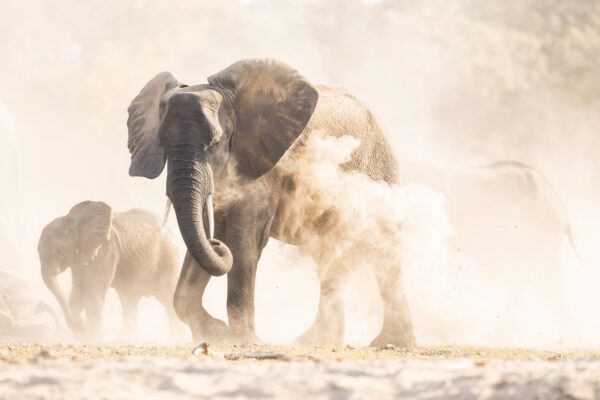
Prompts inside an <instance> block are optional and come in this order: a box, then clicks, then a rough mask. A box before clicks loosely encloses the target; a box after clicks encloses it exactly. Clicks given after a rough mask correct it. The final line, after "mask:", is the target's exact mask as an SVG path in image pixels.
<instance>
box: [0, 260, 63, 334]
mask: <svg viewBox="0 0 600 400" xmlns="http://www.w3.org/2000/svg"><path fill="white" fill-rule="evenodd" d="M57 333H58V320H57V319H56V315H55V314H54V311H53V310H52V308H51V307H50V306H49V305H48V304H46V303H44V302H43V301H41V300H40V299H39V298H38V297H37V296H36V295H35V293H34V291H33V289H31V288H30V287H29V286H28V285H27V283H25V282H24V281H22V280H20V279H18V278H16V277H14V276H12V275H10V274H8V273H6V272H4V271H0V338H2V339H3V340H14V341H23V340H36V341H40V340H41V341H44V340H50V339H51V338H53V337H55V336H56V334H57Z"/></svg>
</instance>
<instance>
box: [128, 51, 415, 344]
mask: <svg viewBox="0 0 600 400" xmlns="http://www.w3.org/2000/svg"><path fill="white" fill-rule="evenodd" d="M127 125H128V128H129V143H128V144H129V150H130V152H131V154H132V160H131V167H130V170H129V173H130V175H132V176H144V177H147V178H156V177H157V176H158V175H159V174H160V173H161V172H162V170H163V168H164V166H165V163H166V162H167V161H168V172H167V196H168V197H169V199H170V200H171V201H172V203H173V206H174V208H175V212H176V215H177V221H178V224H179V228H180V230H181V234H182V236H183V239H184V241H185V244H186V246H187V249H188V252H187V254H186V257H185V260H184V265H183V270H182V272H181V275H180V278H179V282H178V285H177V289H176V292H175V298H174V304H175V309H176V311H177V313H178V315H179V317H180V318H181V319H182V320H183V321H184V322H185V323H187V324H188V325H189V326H190V327H191V329H192V333H193V336H194V339H195V340H198V339H200V338H201V337H203V338H204V339H207V338H208V339H209V340H229V341H237V342H254V341H256V340H257V338H256V335H255V327H254V287H255V276H256V267H257V263H258V260H259V258H260V255H261V251H262V249H263V248H264V246H265V245H266V243H267V240H268V239H269V237H273V238H276V239H278V240H281V241H283V242H287V243H293V244H302V241H303V238H302V234H301V233H302V231H303V228H306V231H307V232H321V234H323V235H327V234H331V232H328V231H327V229H326V228H327V220H328V215H330V214H328V211H329V210H321V213H320V214H319V215H320V216H321V217H322V218H316V219H310V220H307V221H305V223H304V225H300V226H296V225H294V227H295V229H289V227H290V225H289V224H288V222H290V221H289V219H288V216H289V215H290V214H293V212H292V213H291V211H292V210H294V209H295V207H296V206H298V199H300V198H301V197H302V193H299V192H298V189H297V188H296V187H295V181H294V177H293V175H294V174H297V173H300V174H301V173H302V171H294V172H293V173H290V171H289V169H288V168H286V166H285V165H284V164H285V163H284V160H286V159H294V158H297V157H301V156H302V154H303V152H305V151H306V150H305V148H306V146H305V145H306V143H307V141H308V140H309V138H311V137H313V136H316V135H326V136H330V137H341V136H344V135H349V136H352V137H354V138H356V139H358V140H359V141H360V145H359V146H358V148H357V149H356V150H354V152H353V153H352V156H351V159H350V160H349V161H348V162H346V163H345V164H344V165H343V168H344V170H345V171H348V172H353V173H360V174H364V175H366V176H367V177H370V178H372V180H374V181H381V182H385V183H387V184H394V183H396V182H397V162H396V159H395V156H394V154H393V151H392V149H391V147H390V145H389V143H388V141H387V139H386V136H385V132H384V129H383V127H382V126H381V125H380V123H379V122H378V121H377V119H376V118H375V116H374V115H373V113H372V112H371V111H370V110H369V108H368V107H367V106H366V105H365V104H363V103H362V102H360V101H359V100H357V99H356V98H355V97H354V96H353V95H352V94H350V93H349V92H348V91H347V90H345V89H343V88H333V87H329V86H323V85H317V86H315V85H312V84H311V83H310V82H309V81H308V80H307V79H305V78H304V77H303V76H302V75H300V73H299V72H298V71H296V70H295V69H293V68H292V67H290V66H288V65H287V64H285V63H283V62H280V61H276V60H270V59H252V60H245V61H240V62H237V63H235V64H233V65H231V66H229V67H228V68H226V69H224V70H223V71H221V72H219V73H217V74H215V75H213V76H211V77H209V78H208V84H200V85H194V86H188V85H186V84H183V83H182V82H180V81H179V80H178V79H177V78H176V77H175V76H174V75H173V74H171V73H169V72H162V73H160V74H158V75H157V76H156V77H154V78H152V79H151V80H150V81H149V82H148V83H147V84H146V85H145V86H144V88H143V89H142V90H141V92H140V93H139V95H138V96H137V97H135V98H134V99H133V101H132V102H131V105H130V107H129V119H128V121H127ZM284 154H285V155H286V157H284V158H283V160H282V157H283V156H284ZM213 195H214V197H215V204H216V207H215V208H214V212H213ZM205 210H206V212H204V211H205ZM313 211H314V210H313ZM296 214H301V212H299V213H296ZM308 225H312V226H308ZM315 225H320V226H316V227H315ZM317 258H318V257H317ZM397 267H399V265H397ZM397 271H398V269H396V272H397ZM225 273H228V275H227V282H228V291H227V312H228V317H229V326H228V327H227V326H226V325H225V324H224V323H223V322H222V321H220V320H217V319H214V318H213V317H212V316H210V315H209V314H208V313H207V312H206V310H205V309H204V308H203V306H202V303H201V299H202V295H203V293H204V290H205V288H206V285H207V283H208V281H209V279H210V277H211V276H219V275H223V274H225ZM337 279H338V277H337V276H336V275H335V274H334V275H333V276H332V275H331V274H329V275H328V274H325V275H324V276H322V281H321V297H322V298H328V299H333V300H332V301H327V302H325V303H324V302H321V303H322V305H321V306H320V309H319V312H318V315H317V321H316V323H315V324H316V325H315V326H314V327H313V328H315V329H312V331H313V332H314V331H320V333H321V335H320V336H321V337H327V338H329V339H327V341H334V342H336V343H339V342H341V340H342V338H343V319H340V318H339V317H336V318H335V321H336V322H335V323H334V324H329V323H328V319H329V318H328V317H332V318H333V317H335V315H339V314H340V311H341V308H342V307H343V304H342V301H341V298H340V297H339V290H340V286H341V285H339V284H338V282H337ZM400 279H401V277H400V274H399V273H396V274H390V275H388V276H385V274H378V282H379V284H380V292H381V295H382V297H383V299H384V324H383V328H382V331H381V334H380V335H379V337H378V338H377V339H376V342H377V343H379V342H388V343H396V344H398V345H402V346H412V345H413V344H414V336H413V332H412V322H411V318H410V314H409V311H408V307H407V305H406V301H405V297H404V293H403V291H402V290H401V284H400V282H399V280H400ZM390 283H391V284H392V286H393V287H394V288H396V289H398V290H393V291H389V290H385V289H384V288H386V287H390ZM305 337H306V336H305Z"/></svg>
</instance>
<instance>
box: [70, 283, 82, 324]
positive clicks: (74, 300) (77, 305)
mask: <svg viewBox="0 0 600 400" xmlns="http://www.w3.org/2000/svg"><path fill="white" fill-rule="evenodd" d="M69 308H70V309H71V316H72V317H73V318H75V319H77V320H78V321H81V312H82V311H83V296H82V293H81V290H79V288H76V287H73V290H71V294H70V295H69Z"/></svg>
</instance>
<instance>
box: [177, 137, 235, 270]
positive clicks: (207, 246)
mask: <svg viewBox="0 0 600 400" xmlns="http://www.w3.org/2000/svg"><path fill="white" fill-rule="evenodd" d="M167 159H168V160H169V165H168V174H167V196H168V197H169V199H170V200H171V202H172V203H173V208H174V209H175V215H176V216H177V223H178V224H179V230H180V231H181V236H182V237H183V241H184V242H185V245H186V246H187V248H188V251H189V252H190V254H191V256H192V257H194V259H195V260H196V262H197V263H198V265H201V266H202V267H203V268H204V269H205V270H206V272H208V273H209V274H210V275H213V276H221V275H223V274H226V273H227V272H229V270H230V269H231V267H232V265H233V257H232V255H231V252H230V251H229V249H228V248H227V246H225V244H223V243H222V242H221V241H219V240H216V239H213V238H211V239H210V240H209V238H207V232H206V229H205V227H204V220H203V210H204V206H205V205H206V206H207V208H208V209H209V210H208V214H209V215H208V220H209V225H210V228H211V229H210V231H211V232H210V234H211V236H212V233H213V232H212V224H213V222H212V221H213V216H212V215H211V214H212V199H211V197H212V196H211V195H212V191H213V190H212V171H211V169H210V165H209V164H208V161H207V160H206V155H205V154H204V152H202V151H199V150H197V149H195V148H194V147H192V146H175V147H174V148H171V149H169V153H168V156H167Z"/></svg>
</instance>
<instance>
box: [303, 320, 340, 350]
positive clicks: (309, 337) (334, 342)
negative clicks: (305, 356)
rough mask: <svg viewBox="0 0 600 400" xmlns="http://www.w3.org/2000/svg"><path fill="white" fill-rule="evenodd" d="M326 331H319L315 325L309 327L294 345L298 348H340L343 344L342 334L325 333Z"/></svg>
mask: <svg viewBox="0 0 600 400" xmlns="http://www.w3.org/2000/svg"><path fill="white" fill-rule="evenodd" d="M327 331H328V330H327V329H321V328H320V327H318V326H317V325H316V324H314V325H313V326H311V327H310V328H309V329H308V330H307V331H306V332H304V333H303V334H302V335H300V336H298V338H297V339H296V340H295V341H294V344H296V345H298V346H332V347H341V346H342V345H343V344H344V333H343V331H342V332H336V333H334V332H331V330H329V332H327Z"/></svg>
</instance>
